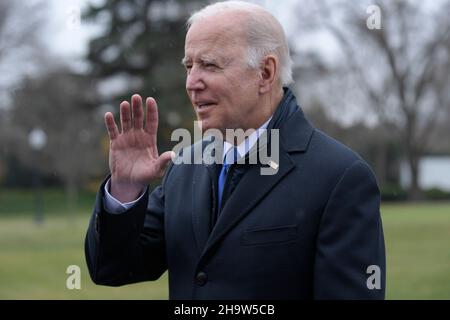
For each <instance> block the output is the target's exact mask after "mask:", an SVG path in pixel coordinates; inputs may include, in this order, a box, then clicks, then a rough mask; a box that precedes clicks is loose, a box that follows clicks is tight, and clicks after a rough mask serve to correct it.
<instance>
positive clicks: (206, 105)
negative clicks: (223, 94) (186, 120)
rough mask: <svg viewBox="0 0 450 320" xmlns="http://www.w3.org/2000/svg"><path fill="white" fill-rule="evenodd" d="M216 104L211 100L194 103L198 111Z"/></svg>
mask: <svg viewBox="0 0 450 320" xmlns="http://www.w3.org/2000/svg"><path fill="white" fill-rule="evenodd" d="M215 105H216V104H215V103H212V102H205V103H198V104H196V106H197V110H198V111H200V110H205V109H208V108H211V107H213V106H215Z"/></svg>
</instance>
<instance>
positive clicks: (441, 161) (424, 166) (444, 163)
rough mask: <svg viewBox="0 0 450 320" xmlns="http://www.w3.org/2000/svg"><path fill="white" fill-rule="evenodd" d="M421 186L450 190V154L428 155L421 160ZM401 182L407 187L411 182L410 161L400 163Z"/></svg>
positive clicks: (423, 187)
mask: <svg viewBox="0 0 450 320" xmlns="http://www.w3.org/2000/svg"><path fill="white" fill-rule="evenodd" d="M418 180H419V181H418V183H419V187H420V188H421V189H430V188H439V189H441V190H444V191H450V156H426V157H423V158H422V159H421V160H420V162H419V179H418ZM400 184H401V186H402V187H403V188H407V187H408V186H409V185H410V184H411V174H410V172H409V167H408V163H407V162H406V161H402V163H401V165H400Z"/></svg>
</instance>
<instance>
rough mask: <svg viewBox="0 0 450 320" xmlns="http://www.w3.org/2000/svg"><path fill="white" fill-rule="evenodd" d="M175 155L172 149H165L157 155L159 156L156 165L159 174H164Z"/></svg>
mask: <svg viewBox="0 0 450 320" xmlns="http://www.w3.org/2000/svg"><path fill="white" fill-rule="evenodd" d="M175 157H176V154H175V152H173V151H166V152H164V153H162V154H161V155H160V156H159V158H158V160H157V166H158V172H159V174H160V175H161V176H162V175H164V171H165V170H166V168H167V166H168V165H169V163H170V161H173V160H174V159H175Z"/></svg>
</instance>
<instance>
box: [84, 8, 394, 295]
mask: <svg viewBox="0 0 450 320" xmlns="http://www.w3.org/2000/svg"><path fill="white" fill-rule="evenodd" d="M183 64H184V66H185V68H186V73H187V75H186V90H187V94H188V96H189V98H190V100H191V102H192V106H193V107H194V110H195V113H196V115H197V117H198V119H199V121H201V124H202V130H203V131H206V130H208V129H217V130H219V131H220V132H222V133H224V135H225V133H226V130H227V129H242V130H244V131H245V130H249V129H267V130H268V132H274V131H275V132H278V133H279V135H278V136H279V141H276V140H274V141H275V142H272V140H273V139H269V141H268V142H267V144H270V143H276V146H277V154H278V159H277V161H276V163H275V161H274V162H272V165H273V166H272V167H274V169H276V170H275V171H274V172H273V174H267V175H263V174H261V171H260V169H261V167H263V166H266V167H267V163H261V162H258V163H248V161H245V159H246V158H248V157H249V153H250V150H255V148H256V150H259V149H258V148H260V145H261V146H264V145H265V144H264V143H261V144H259V143H258V142H259V141H260V140H261V139H260V135H259V134H260V132H261V130H258V131H254V132H252V131H251V130H250V131H248V134H247V135H246V136H244V140H242V139H241V140H240V141H236V140H235V139H233V140H231V141H230V140H228V141H226V138H225V140H224V141H223V142H221V143H223V145H224V150H225V151H224V155H221V156H223V158H224V163H223V164H221V163H214V164H205V163H200V164H191V163H185V162H181V163H178V164H174V163H170V161H171V158H172V159H174V157H175V154H173V152H165V153H163V154H161V155H159V154H158V150H157V147H156V131H157V125H158V116H157V109H156V102H155V100H154V99H152V98H147V100H146V102H145V106H146V109H147V112H146V113H144V111H143V107H142V104H143V103H142V100H141V97H140V96H139V95H133V97H132V98H131V105H130V104H129V103H128V102H122V103H121V105H120V122H121V131H119V129H118V127H117V125H116V123H115V121H114V118H113V115H112V114H111V113H107V114H106V115H105V122H106V127H107V130H108V133H109V137H110V140H111V144H110V170H111V176H110V178H109V179H107V180H106V181H105V183H104V184H103V185H102V187H101V189H100V192H99V194H98V197H97V202H96V205H95V209H94V213H93V216H92V219H91V221H90V225H89V229H88V233H87V237H86V245H85V250H86V259H87V263H88V266H89V271H90V274H91V277H92V279H93V281H94V282H95V283H97V284H102V285H110V286H119V285H124V284H129V283H134V282H139V281H147V280H155V279H158V278H159V277H160V276H161V274H163V273H164V272H165V271H166V270H168V271H169V293H170V298H172V299H382V298H384V292H385V251H384V239H383V231H382V223H381V218H380V213H379V205H380V195H379V190H378V187H377V183H376V180H375V177H374V175H373V173H372V171H371V170H370V168H369V167H368V165H367V164H366V163H365V162H364V161H363V160H362V159H361V158H360V157H359V156H357V155H356V154H355V153H354V152H352V151H351V150H350V149H348V148H346V147H345V146H343V145H342V144H340V143H338V142H337V141H335V140H333V139H332V138H330V137H328V136H326V135H325V134H324V133H322V132H320V131H319V130H317V129H315V128H314V127H313V126H312V125H311V124H310V123H309V122H308V121H307V120H306V119H305V117H304V115H303V113H302V111H301V109H300V108H299V107H298V105H297V102H296V99H295V97H294V95H293V94H292V92H291V91H290V90H289V89H288V88H287V85H288V84H289V83H290V82H291V81H292V79H291V78H292V77H291V60H290V57H289V50H288V46H287V41H286V37H285V35H284V32H283V29H282V27H281V25H280V24H279V22H278V21H277V20H276V19H275V18H274V17H273V16H272V15H271V14H270V13H268V12H267V11H265V10H264V9H262V8H261V7H259V6H257V5H254V4H248V3H244V2H238V1H230V2H223V3H215V4H212V5H210V6H207V7H205V8H203V9H202V10H200V11H199V12H197V13H195V14H194V15H193V16H191V18H190V19H189V21H188V32H187V35H186V42H185V57H184V58H183ZM144 114H146V116H145V115H144ZM144 117H145V119H144ZM272 136H273V135H271V137H272ZM255 141H257V142H255ZM208 145H209V142H208V141H206V140H203V141H200V142H199V143H197V144H194V145H193V146H191V147H189V148H187V149H184V150H183V152H189V151H192V150H194V151H195V149H196V148H200V150H205V148H207V147H208ZM266 147H267V145H266ZM230 150H233V152H231V153H232V154H233V156H232V157H231V160H230V161H229V160H227V159H229V158H230V157H228V155H229V154H230ZM183 152H182V153H183ZM180 155H181V153H180V154H179V155H178V156H180ZM236 159H241V160H242V159H244V161H240V162H239V161H238V162H236ZM168 164H170V165H169V166H168V167H167V165H168ZM163 175H164V178H163V181H162V184H161V185H160V186H159V187H157V188H156V189H154V190H153V191H152V192H150V191H149V190H148V187H147V186H148V184H149V183H150V182H151V181H153V180H154V179H157V178H159V177H161V176H163Z"/></svg>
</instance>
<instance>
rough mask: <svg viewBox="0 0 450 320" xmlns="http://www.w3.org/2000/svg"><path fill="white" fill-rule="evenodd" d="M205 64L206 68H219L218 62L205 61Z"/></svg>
mask: <svg viewBox="0 0 450 320" xmlns="http://www.w3.org/2000/svg"><path fill="white" fill-rule="evenodd" d="M203 65H204V67H205V68H206V69H211V70H213V69H217V68H218V66H217V65H216V64H214V63H211V62H207V63H204V64H203Z"/></svg>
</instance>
